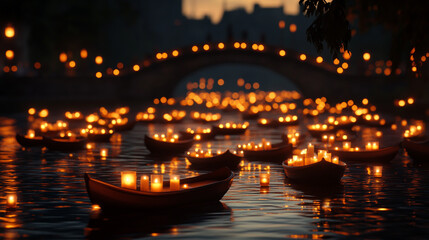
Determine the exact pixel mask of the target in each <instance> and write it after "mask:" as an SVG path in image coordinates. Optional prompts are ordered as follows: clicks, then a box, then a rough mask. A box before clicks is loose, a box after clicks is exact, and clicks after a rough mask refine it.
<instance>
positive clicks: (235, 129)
mask: <svg viewBox="0 0 429 240" xmlns="http://www.w3.org/2000/svg"><path fill="white" fill-rule="evenodd" d="M248 127H249V123H248V122H245V123H231V122H227V123H225V124H219V125H217V126H213V127H212V131H213V132H214V133H215V134H216V135H241V134H244V133H245V132H246V130H247V128H248Z"/></svg>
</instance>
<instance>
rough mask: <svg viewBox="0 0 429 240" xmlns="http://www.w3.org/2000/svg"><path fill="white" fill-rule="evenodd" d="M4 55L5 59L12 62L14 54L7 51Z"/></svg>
mask: <svg viewBox="0 0 429 240" xmlns="http://www.w3.org/2000/svg"><path fill="white" fill-rule="evenodd" d="M5 55H6V58H7V59H9V60H12V59H13V57H14V56H15V53H14V52H13V51H12V50H7V51H6V53H5Z"/></svg>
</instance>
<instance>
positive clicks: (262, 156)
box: [237, 138, 293, 162]
mask: <svg viewBox="0 0 429 240" xmlns="http://www.w3.org/2000/svg"><path fill="white" fill-rule="evenodd" d="M237 149H238V150H239V151H242V152H243V155H244V157H245V158H246V159H248V160H257V161H268V162H282V161H283V160H285V159H286V157H288V156H289V155H290V154H291V153H292V149H293V147H292V144H288V143H285V142H280V143H276V144H271V142H269V141H266V140H265V139H264V138H263V139H262V141H261V143H258V144H255V143H254V142H250V143H247V144H240V145H238V146H237Z"/></svg>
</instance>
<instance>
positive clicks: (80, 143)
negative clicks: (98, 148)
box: [43, 137, 87, 152]
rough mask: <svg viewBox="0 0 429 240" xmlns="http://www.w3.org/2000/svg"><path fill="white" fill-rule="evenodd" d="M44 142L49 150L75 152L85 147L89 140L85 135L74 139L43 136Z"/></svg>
mask: <svg viewBox="0 0 429 240" xmlns="http://www.w3.org/2000/svg"><path fill="white" fill-rule="evenodd" d="M43 142H44V145H45V146H46V147H47V148H48V149H49V150H56V151H62V152H73V151H78V150H82V149H84V148H85V146H86V142H87V140H86V138H83V137H78V138H74V139H70V138H49V137H43Z"/></svg>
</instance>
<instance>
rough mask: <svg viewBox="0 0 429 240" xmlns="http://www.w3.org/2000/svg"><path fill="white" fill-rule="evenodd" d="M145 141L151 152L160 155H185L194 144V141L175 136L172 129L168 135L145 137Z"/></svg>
mask: <svg viewBox="0 0 429 240" xmlns="http://www.w3.org/2000/svg"><path fill="white" fill-rule="evenodd" d="M144 141H145V144H146V147H147V148H148V149H149V151H151V152H152V153H155V154H160V155H175V154H178V153H183V152H185V151H186V150H188V149H189V148H191V147H192V145H193V144H194V139H192V138H190V139H179V135H178V134H173V131H172V130H171V129H168V130H167V134H154V135H152V136H148V135H145V139H144Z"/></svg>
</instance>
